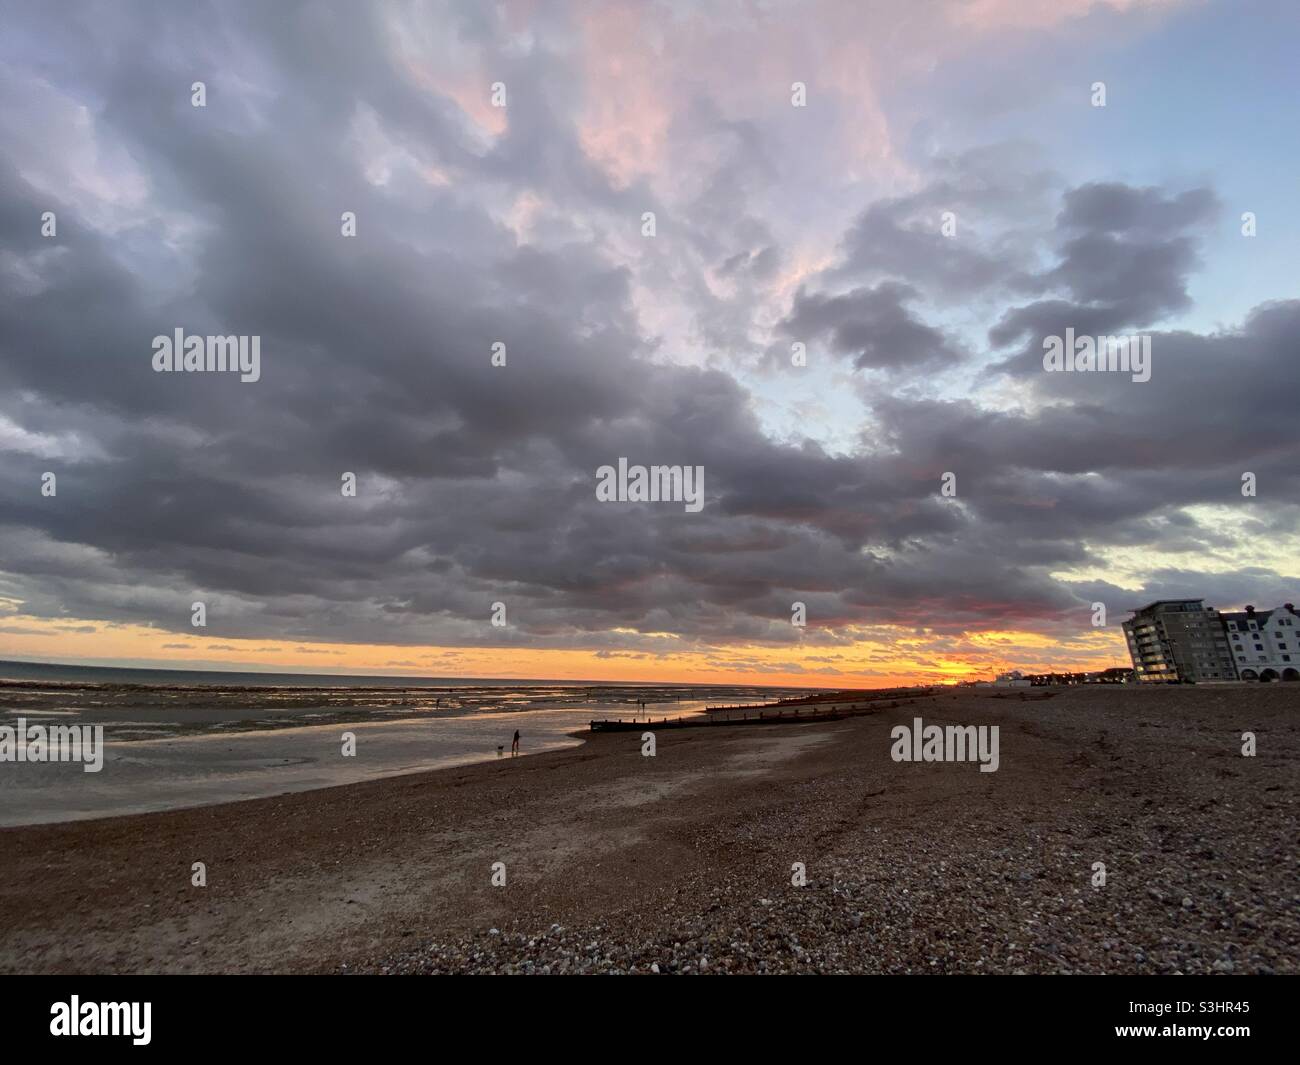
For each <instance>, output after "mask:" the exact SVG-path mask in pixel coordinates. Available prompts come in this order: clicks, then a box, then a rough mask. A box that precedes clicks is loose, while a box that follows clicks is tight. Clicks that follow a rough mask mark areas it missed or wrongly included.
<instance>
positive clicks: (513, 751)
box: [510, 729, 519, 758]
mask: <svg viewBox="0 0 1300 1065" xmlns="http://www.w3.org/2000/svg"><path fill="white" fill-rule="evenodd" d="M518 753H519V730H518V729H515V738H514V739H513V740H511V741H510V757H511V758H513V757H514V756H515V755H517V754H518Z"/></svg>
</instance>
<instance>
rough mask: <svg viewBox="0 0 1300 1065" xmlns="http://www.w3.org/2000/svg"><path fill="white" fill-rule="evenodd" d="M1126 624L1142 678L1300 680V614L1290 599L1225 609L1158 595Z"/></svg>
mask: <svg viewBox="0 0 1300 1065" xmlns="http://www.w3.org/2000/svg"><path fill="white" fill-rule="evenodd" d="M1123 627H1124V638H1125V639H1126V640H1127V641H1128V651H1129V656H1130V657H1131V658H1132V659H1133V670H1134V674H1135V675H1136V677H1137V680H1138V682H1139V683H1146V684H1176V683H1197V684H1203V683H1207V682H1214V681H1232V680H1245V681H1263V682H1269V681H1275V680H1281V681H1300V614H1297V613H1296V611H1295V606H1294V605H1293V604H1291V603H1287V604H1286V605H1284V606H1282V607H1279V608H1278V609H1276V610H1263V611H1258V610H1256V609H1255V608H1254V607H1253V606H1248V607H1246V609H1245V610H1243V611H1228V612H1226V613H1224V612H1221V611H1218V610H1215V609H1214V607H1207V606H1206V605H1205V600H1203V599H1159V600H1157V601H1156V602H1154V603H1151V604H1149V605H1148V606H1144V607H1142V609H1141V610H1135V611H1134V612H1133V617H1132V618H1130V619H1129V620H1128V621H1126V622H1124V626H1123Z"/></svg>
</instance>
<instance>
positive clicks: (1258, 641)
mask: <svg viewBox="0 0 1300 1065" xmlns="http://www.w3.org/2000/svg"><path fill="white" fill-rule="evenodd" d="M1219 616H1220V618H1221V619H1222V621H1223V629H1224V632H1225V633H1226V634H1227V637H1228V642H1229V644H1230V645H1231V647H1232V655H1233V661H1234V662H1235V664H1236V668H1237V676H1239V677H1240V678H1241V679H1242V680H1258V681H1274V680H1290V681H1296V680H1300V615H1298V614H1296V611H1295V605H1294V604H1292V603H1287V604H1285V605H1284V606H1282V607H1279V608H1278V609H1277V610H1256V609H1255V608H1254V607H1253V606H1248V607H1246V609H1245V610H1242V611H1228V612H1225V613H1221V614H1220V615H1219Z"/></svg>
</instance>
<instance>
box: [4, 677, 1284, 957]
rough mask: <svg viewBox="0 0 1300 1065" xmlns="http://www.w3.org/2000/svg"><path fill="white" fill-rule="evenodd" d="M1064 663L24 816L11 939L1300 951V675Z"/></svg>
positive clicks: (662, 953) (953, 953)
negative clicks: (952, 689)
mask: <svg viewBox="0 0 1300 1065" xmlns="http://www.w3.org/2000/svg"><path fill="white" fill-rule="evenodd" d="M1297 687H1300V686H1297ZM1043 694H1046V693H1045V692H1040V691H1038V690H1037V689H1035V690H1031V691H1029V692H1023V691H1021V692H1015V691H1012V692H995V691H980V692H976V691H970V690H965V691H961V692H958V693H951V694H950V693H948V692H944V693H943V694H940V695H938V696H936V697H934V698H931V699H924V698H922V699H917V700H916V701H915V702H913V703H910V704H908V705H900V706H895V707H893V708H892V709H891V708H888V707H882V708H880V709H878V710H875V711H873V712H870V713H865V714H862V715H859V716H850V717H846V718H843V719H840V720H832V721H816V722H804V723H789V724H778V725H748V724H741V725H730V726H725V727H713V728H682V729H664V730H662V731H661V732H659V733H657V734H656V737H655V739H656V744H655V747H656V750H655V754H654V756H653V757H646V756H645V755H644V754H643V753H642V752H643V749H644V741H643V739H642V735H641V733H640V732H630V733H609V734H589V735H587V736H584V737H582V738H583V739H585V742H583V743H581V744H580V745H577V746H571V747H566V748H563V749H556V750H551V751H549V752H546V753H540V754H535V755H531V756H529V757H525V758H519V759H509V758H506V759H502V760H495V759H494V760H491V761H487V762H484V763H481V764H475V765H462V766H454V767H450V768H443V769H438V770H434V771H422V772H411V773H406V774H404V775H400V776H392V777H387V778H384V779H374V780H368V781H364V782H359V783H350V784H346V785H343V786H334V787H328V788H323V789H318V790H311V791H302V792H298V793H294V794H288V795H277V796H272V797H264V798H256V799H251V800H249V801H243V802H238V803H225V804H219V805H208V806H202V807H198V808H192V809H183V810H168V811H164V812H151V813H141V814H135V815H132V816H122V817H111V818H102V819H97V820H87V821H73V822H70V823H61V824H45V825H29V826H25V827H11V828H4V829H0V853H3V855H4V858H3V861H2V862H0V970H3V971H5V972H86V973H92V972H110V973H117V972H180V973H185V972H188V973H198V972H321V973H356V972H377V973H378V972H399V973H406V972H416V973H418V972H430V973H439V972H549V973H559V972H593V973H594V972H619V973H652V972H660V973H666V972H675V973H697V972H715V973H716V972H831V973H835V972H854V973H857V972H861V973H947V972H952V973H1017V972H1024V973H1039V972H1044V973H1175V972H1180V973H1242V972H1295V971H1296V970H1297V959H1300V887H1297V884H1298V883H1300V878H1297V876H1296V873H1297V868H1296V855H1297V849H1296V842H1297V823H1298V819H1297V783H1298V778H1300V773H1298V771H1297V768H1296V767H1297V757H1298V756H1300V691H1297V690H1296V688H1293V687H1291V686H1282V685H1272V686H1250V687H1245V686H1225V687H1220V688H1211V687H1208V686H1202V687H1195V688H1183V687H1170V688H1159V689H1154V690H1151V689H1147V690H1135V689H1131V688H1120V687H1109V686H1107V687H1104V688H1103V687H1090V688H1072V689H1066V690H1062V691H1059V692H1057V693H1055V694H1053V695H1052V696H1051V697H1050V698H1040V697H1039V696H1041V695H1043ZM1022 696H1023V697H1022ZM917 718H921V719H923V720H924V721H925V722H926V723H927V724H930V723H934V724H939V725H947V724H958V725H962V726H965V725H984V726H990V727H991V726H997V727H998V728H999V730H1000V737H1001V739H1000V762H999V766H998V768H997V770H996V771H995V772H981V771H980V767H979V766H978V765H976V764H975V763H974V762H962V763H953V762H899V761H895V760H894V759H893V758H891V755H890V750H891V730H893V729H894V728H896V727H898V726H901V725H907V726H911V725H912V724H913V722H914V721H915V720H916V719H917ZM1245 731H1251V732H1253V733H1254V735H1255V737H1256V742H1257V752H1256V754H1255V756H1254V757H1243V755H1242V753H1241V748H1242V733H1243V732H1245ZM574 740H575V742H576V741H577V737H575V738H574ZM196 862H202V863H204V867H205V873H206V886H204V887H198V886H194V884H193V883H192V880H193V876H194V873H193V866H194V863H196ZM796 863H800V864H801V865H802V867H803V870H804V878H805V882H804V883H803V884H802V885H796V884H795V883H793V882H792V880H793V879H797V878H798V872H797V870H796V869H795V864H796ZM1096 863H1104V867H1105V870H1104V871H1105V883H1104V885H1102V886H1097V885H1096V879H1097V865H1096ZM502 879H504V882H503V883H502V882H501V881H502ZM494 881H496V883H494Z"/></svg>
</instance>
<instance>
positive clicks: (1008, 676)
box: [993, 669, 1029, 688]
mask: <svg viewBox="0 0 1300 1065" xmlns="http://www.w3.org/2000/svg"><path fill="white" fill-rule="evenodd" d="M993 687H995V688H1028V687H1029V679H1028V678H1027V677H1026V676H1025V675H1024V674H1023V673H1021V672H1020V670H1018V669H1013V670H1012V671H1011V672H1010V673H999V674H998V675H997V679H996V680H994V681H993Z"/></svg>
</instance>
